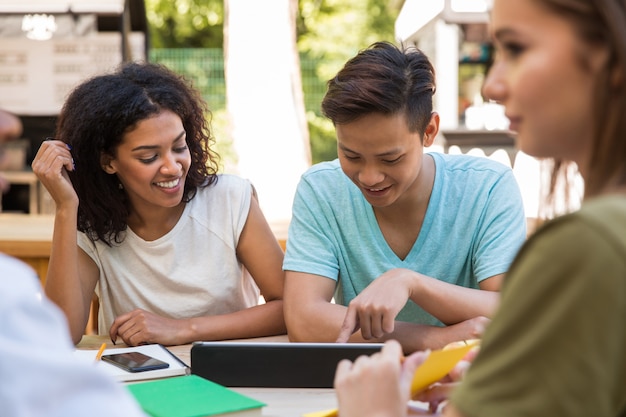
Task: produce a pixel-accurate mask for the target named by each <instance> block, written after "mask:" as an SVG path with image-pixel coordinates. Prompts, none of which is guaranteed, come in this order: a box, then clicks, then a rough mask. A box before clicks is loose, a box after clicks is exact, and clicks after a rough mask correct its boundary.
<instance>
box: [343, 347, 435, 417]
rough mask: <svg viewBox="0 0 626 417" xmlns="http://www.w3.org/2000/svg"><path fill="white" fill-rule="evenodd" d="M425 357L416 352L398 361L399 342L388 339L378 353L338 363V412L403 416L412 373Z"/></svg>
mask: <svg viewBox="0 0 626 417" xmlns="http://www.w3.org/2000/svg"><path fill="white" fill-rule="evenodd" d="M427 356H428V354H427V353H425V352H416V353H414V354H412V355H410V356H408V357H407V358H406V360H404V361H402V347H401V346H400V343H398V342H397V341H395V340H390V341H388V342H386V343H385V345H384V346H383V348H382V350H381V352H380V353H376V354H374V355H372V356H361V357H359V358H357V359H356V360H355V361H354V362H351V361H349V360H347V359H345V360H342V361H341V362H339V364H338V365H337V371H336V373H335V390H336V392H337V399H338V403H339V415H340V416H341V417H353V416H355V417H367V416H372V417H374V416H385V417H392V416H406V415H407V403H408V401H409V399H410V398H409V397H410V390H411V381H412V379H413V374H414V373H415V369H417V367H418V366H419V365H420V364H421V363H422V362H423V361H424V360H425V359H426V357H427Z"/></svg>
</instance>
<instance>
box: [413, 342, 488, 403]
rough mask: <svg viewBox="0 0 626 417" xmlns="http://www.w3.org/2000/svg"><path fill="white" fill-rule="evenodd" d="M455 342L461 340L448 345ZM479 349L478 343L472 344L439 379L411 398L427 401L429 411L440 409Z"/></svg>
mask: <svg viewBox="0 0 626 417" xmlns="http://www.w3.org/2000/svg"><path fill="white" fill-rule="evenodd" d="M457 343H462V342H455V343H451V344H449V345H448V346H450V347H452V346H453V345H456V344H457ZM444 349H445V348H444ZM479 350H480V346H479V345H476V346H474V347H473V348H472V349H471V350H470V351H469V352H467V353H466V354H465V356H464V357H463V359H461V360H460V361H459V362H458V363H457V364H456V365H455V367H454V368H453V369H452V371H450V373H449V374H448V375H446V376H445V377H444V378H443V379H442V380H441V381H439V382H438V383H436V384H433V385H431V386H430V387H428V389H426V390H424V391H420V392H419V393H418V394H417V395H415V396H414V397H413V398H412V399H413V400H417V401H422V402H425V403H428V409H429V411H430V412H431V413H436V412H438V411H440V410H439V407H440V405H441V404H444V403H445V402H446V401H447V400H448V397H450V394H451V393H452V390H454V388H456V386H457V385H458V384H459V383H460V382H461V380H462V379H463V377H464V376H465V373H466V372H467V370H468V369H469V367H470V365H471V363H472V362H473V361H474V358H475V357H476V355H478V352H479Z"/></svg>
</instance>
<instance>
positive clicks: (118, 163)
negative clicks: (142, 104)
mask: <svg viewBox="0 0 626 417" xmlns="http://www.w3.org/2000/svg"><path fill="white" fill-rule="evenodd" d="M185 139H186V136H185V129H184V128H183V124H182V121H181V119H180V117H178V115H176V114H175V113H173V112H171V111H167V110H164V111H162V112H161V113H159V114H157V115H155V116H153V117H150V118H148V119H145V120H142V121H140V122H139V123H137V126H136V127H135V128H134V129H133V130H131V131H129V132H127V133H126V134H124V137H123V139H122V142H121V143H120V144H119V145H118V147H117V148H116V150H115V157H114V158H113V159H108V160H106V159H107V158H105V161H104V162H103V169H104V170H105V171H106V172H107V173H109V174H116V175H117V177H118V179H119V180H120V183H121V184H122V185H123V186H124V188H125V190H126V192H127V193H128V197H129V199H130V202H131V206H132V208H133V209H134V210H136V209H137V208H138V207H140V206H148V207H150V206H151V207H155V206H157V207H176V206H178V205H179V204H180V203H181V201H182V198H183V195H184V189H185V178H186V176H187V172H188V171H189V167H190V165H191V154H190V153H189V149H188V147H187V143H186V141H185Z"/></svg>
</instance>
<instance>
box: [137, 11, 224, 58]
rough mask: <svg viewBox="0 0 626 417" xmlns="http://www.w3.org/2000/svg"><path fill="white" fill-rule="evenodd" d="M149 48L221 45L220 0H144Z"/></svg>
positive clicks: (214, 46) (221, 12)
mask: <svg viewBox="0 0 626 417" xmlns="http://www.w3.org/2000/svg"><path fill="white" fill-rule="evenodd" d="M145 3H146V13H147V15H148V22H149V25H150V41H151V44H152V47H153V48H221V47H222V46H223V43H224V42H223V39H224V1H223V0H145Z"/></svg>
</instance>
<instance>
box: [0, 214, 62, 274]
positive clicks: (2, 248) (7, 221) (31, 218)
mask: <svg viewBox="0 0 626 417" xmlns="http://www.w3.org/2000/svg"><path fill="white" fill-rule="evenodd" d="M53 228H54V215H47V214H41V215H33V214H13V213H0V252H3V253H6V254H7V255H11V256H14V257H16V258H19V259H21V260H23V261H24V262H26V263H27V264H29V265H30V266H32V267H33V268H34V269H35V271H36V272H37V274H38V275H39V278H40V279H41V283H42V284H44V283H45V282H44V281H45V278H46V273H47V271H48V261H49V258H50V250H51V248H52V229H53Z"/></svg>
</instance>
